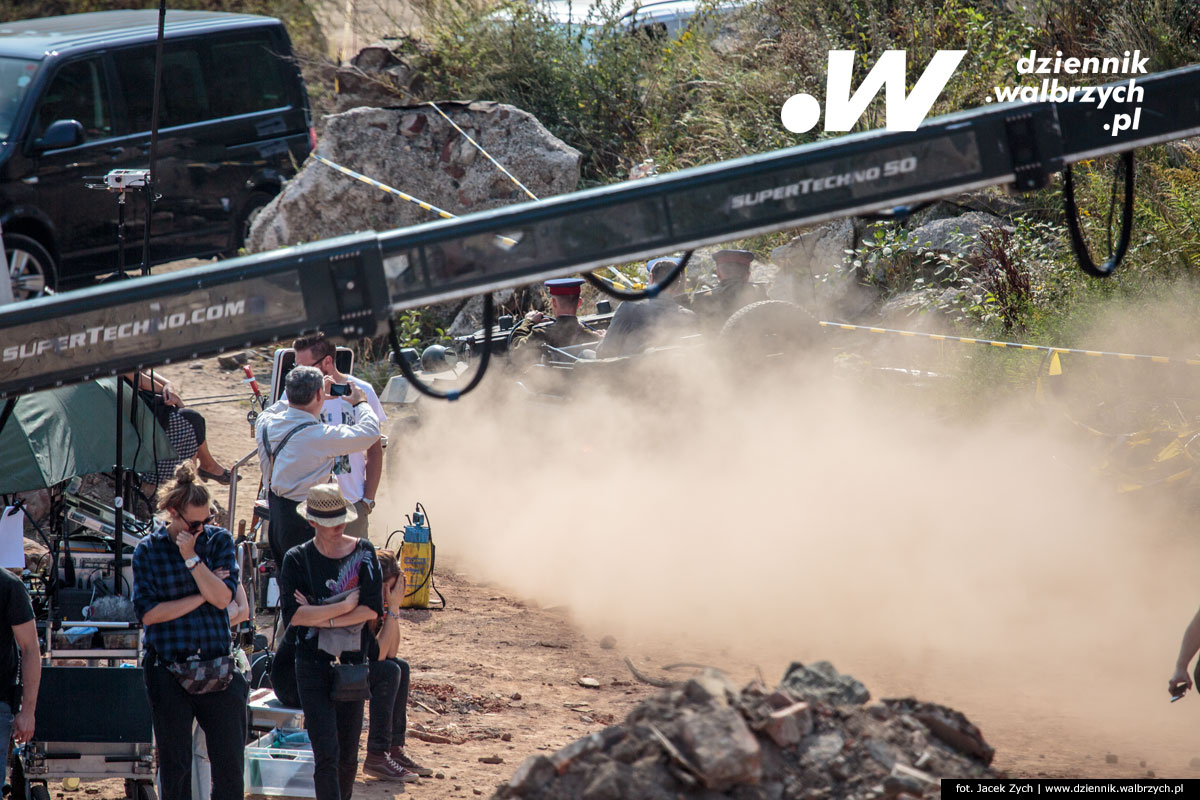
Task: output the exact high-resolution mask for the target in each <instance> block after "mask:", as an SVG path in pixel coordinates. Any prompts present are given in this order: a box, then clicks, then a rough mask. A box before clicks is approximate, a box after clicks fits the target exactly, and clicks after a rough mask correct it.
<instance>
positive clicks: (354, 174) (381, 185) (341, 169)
mask: <svg viewBox="0 0 1200 800" xmlns="http://www.w3.org/2000/svg"><path fill="white" fill-rule="evenodd" d="M313 158H315V159H316V160H317V161H320V162H321V163H322V164H324V165H325V166H327V167H332V168H333V169H336V170H337V171H338V172H341V173H343V174H344V175H349V176H350V177H351V178H354V179H355V180H359V181H362V182H363V183H365V184H367V185H368V186H374V187H375V188H376V189H379V190H381V191H384V192H387V193H388V194H394V195H396V196H397V197H399V198H400V199H401V200H407V201H408V202H410V203H412V204H414V205H417V206H420V207H421V208H423V209H425V210H426V211H430V212H432V213H434V214H437V215H438V216H439V217H441V218H442V219H458V217H457V216H455V215H454V214H451V213H450V212H449V211H445V210H443V209H440V208H438V207H437V206H435V205H432V204H431V203H426V202H425V201H424V200H418V199H417V198H415V197H413V196H412V195H411V194H406V193H404V192H402V191H400V190H399V189H396V188H395V187H392V186H388V185H387V184H386V183H381V182H380V181H377V180H375V179H374V178H368V177H367V176H366V175H363V174H362V173H361V172H355V171H354V170H352V169H350V168H349V167H343V166H342V165H341V164H336V163H334V162H332V161H330V160H329V159H328V158H325V157H324V156H319V155H317V154H316V153H313ZM496 238H497V239H499V240H500V241H501V242H503V243H504V244H505V245H507V246H508V247H514V246H515V245H516V244H517V240H516V239H510V238H509V237H507V236H499V235H497V236H496Z"/></svg>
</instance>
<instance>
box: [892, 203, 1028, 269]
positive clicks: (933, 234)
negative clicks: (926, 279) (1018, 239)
mask: <svg viewBox="0 0 1200 800" xmlns="http://www.w3.org/2000/svg"><path fill="white" fill-rule="evenodd" d="M1004 227H1011V226H1008V225H1006V224H1005V222H1004V220H1002V219H1000V218H999V217H996V216H993V215H991V214H985V213H983V212H980V211H969V212H967V213H966V214H963V215H961V216H957V217H949V218H944V219H935V220H932V221H930V222H927V223H925V224H924V225H922V226H920V227H919V228H916V229H915V230H913V232H912V238H913V240H914V241H916V242H917V243H918V244H919V245H920V246H922V247H925V248H927V249H929V250H933V251H935V252H939V253H953V254H955V255H957V256H960V257H964V258H965V257H967V256H969V255H971V254H973V253H975V252H976V251H977V250H978V248H979V242H980V239H979V232H980V231H982V230H984V229H985V228H1004Z"/></svg>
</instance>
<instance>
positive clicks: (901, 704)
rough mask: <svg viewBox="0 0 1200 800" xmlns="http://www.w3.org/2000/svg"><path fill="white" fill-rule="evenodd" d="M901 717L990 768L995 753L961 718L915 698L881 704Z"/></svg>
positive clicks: (981, 734)
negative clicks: (922, 726)
mask: <svg viewBox="0 0 1200 800" xmlns="http://www.w3.org/2000/svg"><path fill="white" fill-rule="evenodd" d="M883 702H884V703H885V704H887V706H888V707H889V708H891V709H893V710H894V711H898V712H900V713H901V714H902V715H903V716H902V718H903V717H907V716H909V715H911V716H912V718H914V719H915V720H916V721H917V722H919V723H920V724H922V725H924V726H925V727H926V728H927V729H928V730H929V732H930V733H932V734H933V735H934V736H936V737H937V738H938V739H941V740H942V741H943V742H945V743H946V744H948V745H950V746H951V747H953V748H954V749H955V750H957V751H958V752H960V753H965V754H967V755H969V756H974V757H975V758H977V759H979V760H980V761H982V762H983V763H984V764H991V763H992V758H993V757H994V756H995V754H996V751H995V750H994V749H993V748H992V746H991V745H989V744H988V743H987V742H986V741H985V740H984V738H983V733H982V732H981V731H980V730H979V728H977V727H976V726H975V725H973V724H972V723H971V721H970V720H969V719H967V718H966V716H965V715H964V714H962V713H961V712H959V711H955V710H954V709H952V708H947V707H946V706H940V705H937V704H936V703H924V702H921V701H919V700H916V699H914V698H911V697H909V698H904V699H901V700H893V699H887V700H884V701H883ZM1114 758H1115V756H1114Z"/></svg>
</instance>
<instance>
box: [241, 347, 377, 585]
mask: <svg viewBox="0 0 1200 800" xmlns="http://www.w3.org/2000/svg"><path fill="white" fill-rule="evenodd" d="M332 385H333V379H332V378H329V377H326V376H324V375H322V374H321V371H320V370H318V369H315V368H313V367H303V366H299V367H295V368H293V369H292V371H291V372H289V373H288V376H287V380H286V381H285V382H284V392H285V393H286V395H287V402H284V401H283V400H280V401H279V402H278V403H275V404H274V405H272V406H270V407H269V408H267V409H266V410H265V411H263V412H262V413H261V414H260V415H259V417H258V422H257V424H256V425H255V431H254V432H255V439H256V440H257V441H258V462H259V466H260V468H261V469H262V474H263V484H264V486H265V487H266V489H267V500H268V503H269V505H270V509H271V521H270V528H269V529H268V535H269V538H270V541H271V550H272V551H273V552H274V555H275V558H276V562H277V563H279V564H282V563H283V556H284V554H285V553H287V551H288V550H289V549H291V548H292V547H295V546H296V545H298V544H303V543H304V542H306V541H308V540H309V539H311V538H312V535H313V534H312V527H311V526H310V525H309V524H308V522H307V521H306V520H305V519H304V518H303V517H301V516H300V515H299V514H297V513H296V506H297V505H299V504H300V503H301V502H302V501H303V500H304V499H305V498H306V497H308V490H309V489H311V488H312V487H313V486H315V485H317V484H318V483H326V482H327V481H328V480H329V474H330V472H332V471H333V466H334V462H335V460H336V459H337V458H338V457H339V456H345V455H349V454H350V453H355V452H361V451H362V450H365V449H366V448H368V447H370V446H371V445H372V444H373V443H375V442H377V441H379V420H378V419H377V418H376V416H375V412H374V411H372V410H371V406H370V404H369V403H368V402H367V398H366V396H365V395H364V394H363V392H362V390H361V389H359V388H358V387H357V386H351V389H350V395H349V396H348V397H347V398H346V400H347V401H348V402H349V404H350V407H351V409H352V412H353V420H352V422H351V423H350V424H346V425H327V424H325V423H323V422H321V420H320V414H321V410H322V408H323V406H324V405H325V401H326V400H327V399H328V398H329V397H330V395H329V389H330V387H331V386H332Z"/></svg>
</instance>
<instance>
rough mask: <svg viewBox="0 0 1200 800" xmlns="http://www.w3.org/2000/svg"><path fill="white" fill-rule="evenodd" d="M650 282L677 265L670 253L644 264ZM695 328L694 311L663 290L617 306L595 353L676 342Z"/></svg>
mask: <svg viewBox="0 0 1200 800" xmlns="http://www.w3.org/2000/svg"><path fill="white" fill-rule="evenodd" d="M646 266H647V267H648V269H649V271H650V282H651V283H652V284H655V285H658V284H661V283H662V282H663V281H664V280H666V278H667V276H668V275H670V274H671V270H673V269H674V268H675V267H677V266H679V259H678V258H674V257H670V256H667V257H664V258H655V259H653V260H651V261H650V263H649V264H647V265H646ZM695 328H696V315H695V314H693V313H692V312H691V311H689V310H688V309H686V308H684V307H683V306H681V305H679V301H678V299H676V297H675V296H674V295H672V294H669V293H668V292H667V291H664V292H662V293H660V294H658V295H657V296H655V297H652V298H649V299H646V300H627V301H625V302H624V303H621V305H620V306H619V307H618V308H617V311H616V313H615V314H613V318H612V321H611V322H609V323H608V330H607V331H606V332H605V334H604V341H603V342H601V343H600V347H599V348H597V350H596V354H597V355H598V356H600V357H601V358H613V357H618V356H627V355H636V354H638V353H641V352H643V351H645V350H646V348H648V347H662V346H665V345H671V344H678V343H679V339H680V337H682V336H684V335H686V334H688V333H691V332H693V331H694V330H695Z"/></svg>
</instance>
